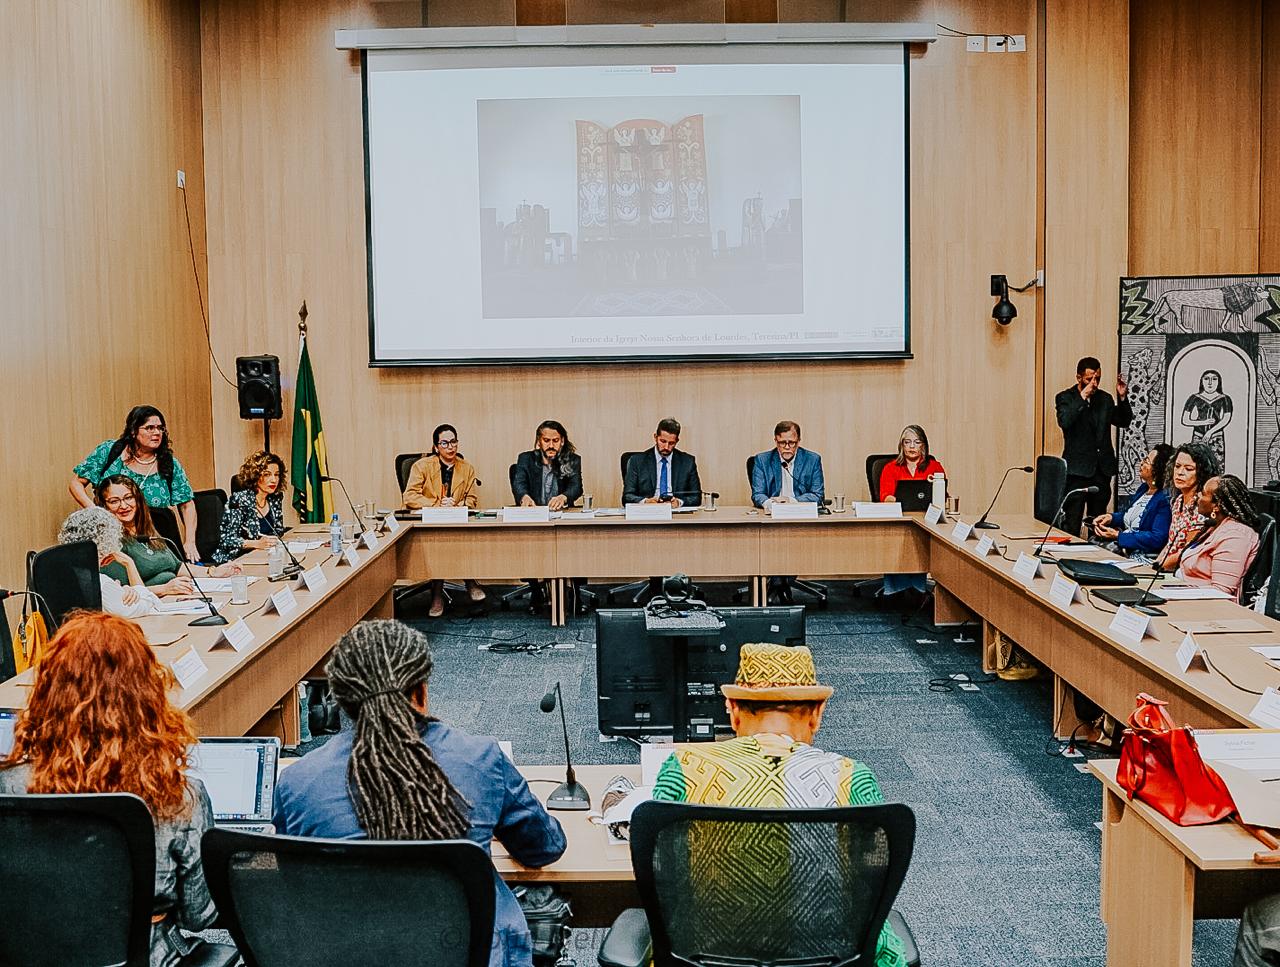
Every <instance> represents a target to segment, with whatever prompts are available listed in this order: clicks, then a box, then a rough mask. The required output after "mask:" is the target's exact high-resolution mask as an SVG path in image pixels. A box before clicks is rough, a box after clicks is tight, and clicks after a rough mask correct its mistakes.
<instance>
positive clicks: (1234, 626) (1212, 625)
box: [1160, 588, 1267, 635]
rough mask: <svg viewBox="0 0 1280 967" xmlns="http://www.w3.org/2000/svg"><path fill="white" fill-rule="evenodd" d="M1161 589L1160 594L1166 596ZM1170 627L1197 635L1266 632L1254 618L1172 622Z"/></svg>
mask: <svg viewBox="0 0 1280 967" xmlns="http://www.w3.org/2000/svg"><path fill="white" fill-rule="evenodd" d="M1164 592H1165V589H1164V588H1161V589H1160V593H1161V594H1164ZM1169 624H1170V625H1172V626H1173V627H1175V628H1177V629H1178V630H1179V631H1190V632H1191V633H1193V634H1197V635H1247V634H1249V633H1250V632H1252V631H1266V630H1267V629H1266V627H1265V626H1264V625H1261V624H1259V623H1258V622H1256V621H1254V620H1253V619H1252V618H1220V619H1218V620H1217V621H1170V622H1169Z"/></svg>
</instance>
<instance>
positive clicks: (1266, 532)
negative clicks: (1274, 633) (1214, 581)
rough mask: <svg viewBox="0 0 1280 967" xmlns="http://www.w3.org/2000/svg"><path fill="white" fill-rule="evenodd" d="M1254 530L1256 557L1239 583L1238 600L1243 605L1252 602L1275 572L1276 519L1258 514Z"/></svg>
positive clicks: (1268, 515)
mask: <svg viewBox="0 0 1280 967" xmlns="http://www.w3.org/2000/svg"><path fill="white" fill-rule="evenodd" d="M1255 529H1256V530H1257V531H1258V556H1257V557H1255V558H1254V559H1253V563H1252V564H1250V565H1249V570H1247V571H1246V572H1245V574H1244V580H1243V581H1242V582H1241V590H1240V600H1241V601H1243V602H1244V603H1245V604H1248V603H1249V602H1250V601H1252V600H1253V597H1254V595H1256V594H1257V593H1258V589H1259V588H1261V587H1262V582H1263V581H1265V580H1266V579H1267V578H1269V577H1270V576H1271V572H1272V571H1274V570H1275V556H1276V519H1275V518H1274V517H1272V516H1271V515H1270V514H1259V515H1258V522H1257V524H1256V525H1255ZM1268 590H1269V589H1268Z"/></svg>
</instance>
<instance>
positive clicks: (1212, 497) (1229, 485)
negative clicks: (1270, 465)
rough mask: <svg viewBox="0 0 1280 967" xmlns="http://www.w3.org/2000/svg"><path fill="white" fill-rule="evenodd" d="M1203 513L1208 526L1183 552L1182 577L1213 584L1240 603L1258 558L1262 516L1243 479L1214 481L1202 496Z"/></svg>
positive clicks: (1225, 478) (1219, 478) (1214, 479)
mask: <svg viewBox="0 0 1280 967" xmlns="http://www.w3.org/2000/svg"><path fill="white" fill-rule="evenodd" d="M1198 509H1199V511H1200V513H1201V514H1203V515H1204V516H1205V517H1206V518H1208V523H1207V524H1205V526H1204V527H1203V528H1201V530H1200V532H1199V533H1198V534H1196V536H1195V537H1193V538H1192V539H1191V541H1190V543H1188V544H1187V547H1186V549H1185V550H1184V551H1183V552H1182V560H1181V566H1180V567H1179V568H1178V576H1179V577H1182V578H1185V579H1186V580H1187V581H1189V582H1190V583H1192V584H1209V585H1212V586H1213V587H1215V588H1217V589H1218V590H1219V591H1224V592H1226V593H1227V594H1229V595H1231V596H1232V597H1234V598H1235V599H1236V600H1239V599H1240V586H1241V585H1242V584H1243V583H1244V576H1245V574H1246V573H1247V572H1248V570H1249V567H1250V565H1251V564H1253V559H1254V558H1255V557H1257V556H1258V532H1257V531H1256V530H1255V529H1254V527H1255V525H1256V524H1257V521H1258V513H1257V511H1255V510H1254V509H1253V504H1252V502H1251V501H1250V499H1249V488H1248V487H1246V486H1245V485H1244V481H1242V480H1241V479H1240V478H1239V477H1235V476H1232V475H1231V474H1223V475H1222V476H1220V477H1212V478H1210V479H1209V481H1208V482H1207V483H1205V485H1204V489H1203V490H1202V491H1201V492H1200V505H1199V508H1198Z"/></svg>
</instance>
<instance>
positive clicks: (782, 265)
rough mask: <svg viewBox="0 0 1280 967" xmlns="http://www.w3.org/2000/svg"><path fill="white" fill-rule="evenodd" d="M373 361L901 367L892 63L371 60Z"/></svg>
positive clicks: (860, 54) (900, 150)
mask: <svg viewBox="0 0 1280 967" xmlns="http://www.w3.org/2000/svg"><path fill="white" fill-rule="evenodd" d="M364 81H365V164H366V171H367V174H366V179H367V180H366V191H367V193H368V197H367V199H366V205H367V219H368V235H369V237H368V246H369V249H368V251H369V353H370V363H371V364H372V365H415V364H416V365H429V364H446V363H452V364H458V363H463V364H468V363H470V364H475V363H530V362H547V361H550V362H568V361H578V362H604V361H616V360H645V359H649V360H652V359H671V358H679V359H694V360H696V359H708V360H713V359H742V358H780V357H800V358H811V359H812V358H848V357H851V356H898V357H901V356H906V355H908V354H909V352H910V342H909V338H908V334H909V327H908V318H909V317H908V298H907V296H908V285H907V278H908V276H907V247H908V239H907V225H908V205H907V198H908V185H907V68H906V60H905V48H904V46H903V45H901V44H865V43H864V44H838V43H788V44H739V45H735V44H728V45H714V46H643V45H638V46H631V47H625V46H622V47H615V46H579V47H574V46H549V47H509V48H480V47H462V48H447V47H441V48H435V49H426V50H369V51H367V52H366V53H365V71H364Z"/></svg>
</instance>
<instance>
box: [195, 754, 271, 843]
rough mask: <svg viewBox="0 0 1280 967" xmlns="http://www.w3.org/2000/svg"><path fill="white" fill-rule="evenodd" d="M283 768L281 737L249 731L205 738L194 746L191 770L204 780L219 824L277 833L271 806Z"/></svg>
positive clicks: (216, 821) (243, 829) (252, 830)
mask: <svg viewBox="0 0 1280 967" xmlns="http://www.w3.org/2000/svg"><path fill="white" fill-rule="evenodd" d="M279 768H280V740H279V739H277V738H258V737H256V736H251V735H246V736H243V737H241V738H202V739H201V740H200V741H199V742H197V743H196V744H195V745H194V746H193V747H192V749H191V768H190V770H189V771H190V774H191V775H193V776H195V777H196V778H197V779H199V780H200V781H202V782H203V783H204V788H205V790H206V791H207V792H208V793H209V801H210V802H211V803H212V804H213V820H214V823H215V824H217V825H218V826H222V827H225V828H227V829H239V830H242V831H244V832H248V833H274V832H275V827H274V826H272V825H271V810H272V807H273V805H274V802H275V797H276V774H277V772H278V771H279Z"/></svg>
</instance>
